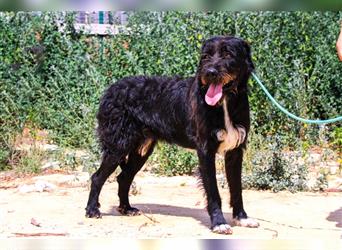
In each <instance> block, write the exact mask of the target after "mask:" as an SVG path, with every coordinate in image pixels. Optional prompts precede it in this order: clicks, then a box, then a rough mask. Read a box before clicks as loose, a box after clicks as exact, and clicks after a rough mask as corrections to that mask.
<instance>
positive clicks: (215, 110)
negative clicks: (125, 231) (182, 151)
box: [86, 37, 258, 234]
mask: <svg viewBox="0 0 342 250" xmlns="http://www.w3.org/2000/svg"><path fill="white" fill-rule="evenodd" d="M253 69H254V65H253V63H252V60H251V55H250V47H249V45H248V44H247V43H246V42H245V41H243V40H241V39H239V38H235V37H214V38H211V39H209V40H207V41H206V42H205V43H204V45H203V48H202V53H201V59H200V64H199V67H198V71H197V73H196V76H195V77H191V78H187V79H182V78H177V77H173V78H172V77H147V76H137V77H126V78H124V79H122V80H120V81H118V82H117V83H115V84H113V85H111V86H110V87H109V88H108V89H107V90H106V92H105V93H104V95H103V97H102V99H101V103H100V108H99V111H98V114H97V119H98V130H97V132H98V136H99V141H100V144H101V146H102V151H103V158H102V163H101V166H100V168H99V169H98V170H97V172H96V173H94V174H93V176H92V177H91V180H92V184H91V191H90V194H89V200H88V204H87V208H86V216H88V217H97V218H99V217H101V214H100V211H99V207H100V203H99V202H98V198H99V194H100V191H101V188H102V186H103V184H104V183H105V181H106V179H107V178H108V177H109V176H110V175H111V174H112V173H113V172H114V170H115V169H116V168H117V166H118V165H120V167H121V169H122V172H121V173H120V175H119V176H118V178H117V180H118V183H119V190H118V194H119V198H120V205H119V207H118V211H119V212H120V213H122V214H128V215H136V214H139V210H138V209H136V208H134V207H131V205H130V204H129V201H128V192H129V189H130V185H131V183H132V181H133V178H134V176H135V174H136V173H137V172H138V171H139V170H140V169H141V167H142V166H143V165H144V163H145V162H146V160H147V158H148V157H149V156H150V155H151V153H152V151H153V148H154V145H155V144H156V142H157V140H163V141H166V142H168V143H175V144H178V145H180V146H182V147H186V148H192V149H196V151H197V154H198V158H199V172H200V176H201V180H202V183H203V187H204V190H205V192H206V196H207V204H208V207H207V209H208V212H209V215H210V219H211V228H212V230H213V231H214V232H217V233H223V234H230V233H232V231H231V229H230V226H229V225H228V224H227V222H226V220H225V219H224V217H223V214H222V211H221V199H220V195H219V192H218V188H217V183H216V170H215V155H216V153H223V154H224V155H225V169H226V175H227V179H228V183H229V189H230V194H231V202H230V204H231V206H232V207H233V218H234V221H235V222H237V224H239V225H242V226H249V227H257V226H258V223H257V222H255V221H253V220H251V219H248V218H247V214H246V212H245V210H244V208H243V203H242V190H241V164H242V155H243V149H244V148H245V146H246V138H247V133H248V130H249V126H250V116H249V104H248V97H247V80H248V78H249V76H250V74H251V72H252V71H253Z"/></svg>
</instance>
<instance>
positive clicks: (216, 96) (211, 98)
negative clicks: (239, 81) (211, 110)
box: [205, 74, 234, 106]
mask: <svg viewBox="0 0 342 250" xmlns="http://www.w3.org/2000/svg"><path fill="white" fill-rule="evenodd" d="M233 80H234V76H232V75H228V74H226V75H225V76H224V77H222V83H216V84H215V83H210V85H209V88H208V90H207V93H206V94H205V102H206V103H207V104H208V105H210V106H215V105H216V104H217V103H218V102H219V101H220V100H221V98H222V96H223V86H224V85H226V84H229V83H230V82H231V81H233Z"/></svg>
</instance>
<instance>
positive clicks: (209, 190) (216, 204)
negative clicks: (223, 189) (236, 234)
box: [197, 149, 232, 234]
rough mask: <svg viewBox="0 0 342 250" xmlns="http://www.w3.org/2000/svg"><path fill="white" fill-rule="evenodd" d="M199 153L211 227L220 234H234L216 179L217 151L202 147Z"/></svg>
mask: <svg viewBox="0 0 342 250" xmlns="http://www.w3.org/2000/svg"><path fill="white" fill-rule="evenodd" d="M197 154H198V158H199V165H200V166H199V170H200V175H201V179H202V183H203V187H204V190H205V193H206V196H207V210H208V213H209V216H210V220H211V229H212V230H213V232H215V233H219V234H232V230H231V228H230V226H229V225H228V224H227V222H226V220H225V219H224V217H223V213H222V210H221V198H220V194H219V191H218V188H217V181H216V168H215V152H214V151H209V150H208V149H200V150H197Z"/></svg>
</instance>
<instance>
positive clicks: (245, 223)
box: [233, 218, 260, 228]
mask: <svg viewBox="0 0 342 250" xmlns="http://www.w3.org/2000/svg"><path fill="white" fill-rule="evenodd" d="M233 224H234V226H238V227H252V228H257V227H259V225H260V224H259V222H258V221H256V220H255V219H252V218H247V219H233Z"/></svg>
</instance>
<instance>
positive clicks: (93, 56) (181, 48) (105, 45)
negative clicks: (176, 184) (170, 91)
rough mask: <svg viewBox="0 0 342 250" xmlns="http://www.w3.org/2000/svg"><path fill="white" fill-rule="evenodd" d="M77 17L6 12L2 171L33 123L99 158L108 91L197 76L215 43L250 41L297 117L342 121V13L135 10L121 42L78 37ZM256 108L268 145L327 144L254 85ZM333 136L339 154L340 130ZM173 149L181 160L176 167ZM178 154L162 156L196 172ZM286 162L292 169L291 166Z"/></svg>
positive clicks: (1, 22)
mask: <svg viewBox="0 0 342 250" xmlns="http://www.w3.org/2000/svg"><path fill="white" fill-rule="evenodd" d="M73 15H74V13H72V12H67V13H64V12H63V13H59V12H43V13H40V14H37V13H36V12H35V13H30V12H17V13H13V12H2V13H0V37H1V39H0V61H1V62H2V63H1V64H0V93H1V98H0V148H1V151H0V170H1V169H4V168H5V167H6V164H7V163H8V159H9V158H11V154H12V152H14V151H13V150H12V144H13V138H14V137H15V134H16V133H18V132H19V133H20V131H21V130H22V129H23V127H24V126H25V125H27V124H31V125H32V126H34V127H37V128H41V129H47V130H48V131H49V134H50V136H51V138H52V139H53V141H54V142H55V143H58V144H59V145H62V146H67V147H75V148H86V149H89V148H91V149H92V150H93V149H94V148H95V147H96V140H95V139H94V138H95V136H94V127H95V114H96V110H97V107H98V102H99V98H100V96H101V94H102V92H103V90H104V89H105V88H106V87H107V86H108V84H110V83H111V82H115V81H116V80H117V79H119V78H122V77H124V76H128V75H136V74H148V75H159V74H163V75H176V74H177V75H182V76H190V75H193V74H194V73H195V71H196V68H197V64H198V58H199V50H200V47H201V44H202V41H203V40H204V39H206V38H208V37H210V36H213V35H236V36H240V37H242V38H244V39H246V40H247V41H249V43H250V44H251V47H252V52H253V60H254V62H255V65H256V68H257V70H256V71H257V73H258V75H259V76H260V77H261V79H263V80H264V81H265V83H266V85H267V88H268V89H269V90H270V92H271V93H272V94H273V95H274V96H275V98H276V99H277V100H278V101H279V102H280V103H282V104H283V105H284V106H285V107H286V108H288V109H289V110H291V111H292V112H294V113H296V114H298V115H301V116H303V117H307V118H320V119H324V118H328V117H334V116H337V115H340V114H341V107H342V98H341V91H342V87H341V81H340V79H341V78H342V70H341V67H342V64H340V63H339V62H338V60H337V58H336V52H335V42H336V37H337V34H338V32H339V20H340V19H342V12H341V11H340V12H269V11H267V12H226V11H219V12H182V11H173V12H130V13H129V20H128V26H127V28H128V29H127V31H126V32H123V33H121V34H118V35H116V36H111V37H100V36H88V35H85V34H82V33H76V32H75V30H74V28H73V25H72V24H73ZM59 23H63V24H64V27H63V31H60V25H59ZM250 102H251V105H250V106H251V111H252V124H253V127H254V128H255V131H256V134H258V135H260V136H261V137H270V138H274V136H276V135H278V136H279V137H280V138H281V142H280V144H282V145H283V146H284V147H287V149H291V148H297V147H299V145H298V143H297V142H298V141H300V142H301V143H300V144H301V145H304V144H306V145H307V146H306V147H309V146H310V145H312V144H314V145H316V144H317V143H318V144H319V143H320V142H317V138H318V134H319V127H318V126H316V125H302V124H300V123H298V122H295V121H292V120H289V118H287V117H286V116H285V115H283V114H282V113H281V112H279V111H278V110H277V109H276V108H275V107H274V106H272V105H271V104H270V103H269V101H268V100H267V99H266V97H265V96H264V94H263V92H262V91H261V90H260V88H259V87H258V86H257V84H256V83H255V82H254V81H253V80H251V81H250ZM327 130H328V131H329V133H330V134H331V135H330V136H329V140H330V142H332V143H333V145H334V146H335V147H336V148H339V145H340V144H339V141H340V138H341V136H340V134H341V133H340V132H339V131H340V130H339V127H338V124H329V125H327ZM254 138H255V137H254ZM94 145H95V146H94ZM166 150H171V152H173V153H174V154H175V155H172V156H168V157H169V158H170V157H171V158H170V159H171V160H169V162H168V161H166V158H167V157H166V156H167V153H166ZM178 150H179V149H176V148H175V147H174V146H172V147H169V146H165V148H164V146H160V147H159V148H158V150H157V151H156V153H155V155H158V154H160V155H162V157H161V158H163V157H164V158H165V164H171V165H172V164H173V165H174V166H176V168H180V173H181V174H183V173H187V172H190V168H191V167H185V168H186V169H182V168H181V165H182V164H181V162H183V161H185V163H184V164H183V165H184V166H186V165H189V166H193V158H192V156H189V155H188V153H185V152H184V153H183V151H180V152H178ZM269 150H273V149H272V148H269ZM176 152H177V154H176ZM267 154H271V152H269V153H267ZM268 157H269V158H271V155H269V156H268ZM277 157H281V156H277ZM266 158H267V157H266ZM251 160H252V159H250V161H251ZM260 164H261V162H260ZM265 164H269V165H268V166H269V167H270V166H277V164H276V163H271V162H268V163H267V162H266V163H265ZM283 164H285V165H284V167H283V168H284V169H285V170H286V166H287V165H288V164H289V163H286V162H285V163H281V164H280V165H283ZM286 164H287V165H286ZM165 166H166V165H165ZM292 169H293V168H292ZM168 171H169V174H175V173H174V172H172V171H171V170H168ZM260 171H261V170H260ZM269 171H273V170H269ZM277 171H278V170H277ZM289 171H290V170H289ZM268 173H269V172H268ZM292 175H294V174H291V176H292ZM288 178H290V177H288Z"/></svg>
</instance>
